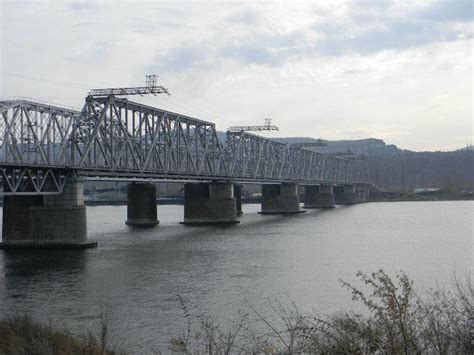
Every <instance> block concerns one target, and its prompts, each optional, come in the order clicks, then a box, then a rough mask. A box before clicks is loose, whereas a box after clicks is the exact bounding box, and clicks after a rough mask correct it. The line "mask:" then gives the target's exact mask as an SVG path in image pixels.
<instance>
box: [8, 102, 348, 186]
mask: <svg viewBox="0 0 474 355" xmlns="http://www.w3.org/2000/svg"><path fill="white" fill-rule="evenodd" d="M0 114H1V118H0V179H1V183H2V186H3V188H4V191H3V193H4V194H20V193H37V194H38V193H39V194H41V193H43V194H48V193H61V192H62V189H63V187H64V184H65V181H66V180H67V179H68V177H69V176H71V175H81V176H86V177H99V178H103V179H111V178H118V179H128V180H131V179H174V180H183V181H232V182H256V183H257V182H258V183H278V182H294V183H304V184H316V183H321V182H332V183H343V182H350V181H351V169H350V162H349V161H348V160H344V159H340V158H337V157H333V156H328V155H324V154H321V153H317V152H315V151H313V150H310V149H306V148H304V147H299V148H294V147H293V148H292V147H291V146H288V145H287V144H284V143H281V142H277V141H275V140H271V139H268V138H265V137H261V136H258V135H255V134H250V133H247V132H243V131H239V132H228V133H227V139H226V142H220V141H219V138H218V133H217V131H216V127H215V125H214V123H211V122H207V121H203V120H199V119H196V118H192V117H188V116H184V115H180V114H178V113H174V112H169V111H165V110H162V109H159V108H156V107H151V106H147V105H144V104H141V103H136V102H132V101H129V100H127V99H124V98H118V97H115V96H92V95H91V96H88V97H87V98H86V102H85V105H84V107H83V109H82V111H77V110H72V109H68V108H61V107H57V106H53V105H49V104H42V103H40V102H33V101H29V100H5V101H0Z"/></svg>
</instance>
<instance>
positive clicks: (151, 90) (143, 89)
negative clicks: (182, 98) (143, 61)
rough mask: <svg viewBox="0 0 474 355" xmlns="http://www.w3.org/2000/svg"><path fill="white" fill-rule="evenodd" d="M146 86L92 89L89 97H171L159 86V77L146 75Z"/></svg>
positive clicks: (166, 90) (165, 89)
mask: <svg viewBox="0 0 474 355" xmlns="http://www.w3.org/2000/svg"><path fill="white" fill-rule="evenodd" d="M145 77H146V86H138V87H128V88H107V89H92V90H91V91H89V95H88V96H89V97H91V96H93V97H100V96H116V95H141V96H143V95H149V94H153V95H158V94H167V95H170V93H169V91H168V89H167V88H165V87H164V86H160V85H157V80H158V75H146V76H145Z"/></svg>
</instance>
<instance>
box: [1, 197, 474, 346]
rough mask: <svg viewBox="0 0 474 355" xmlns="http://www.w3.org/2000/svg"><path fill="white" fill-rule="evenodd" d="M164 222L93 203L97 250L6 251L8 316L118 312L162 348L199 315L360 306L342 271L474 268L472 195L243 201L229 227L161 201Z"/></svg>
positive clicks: (58, 317) (431, 279) (420, 279)
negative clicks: (292, 210)
mask: <svg viewBox="0 0 474 355" xmlns="http://www.w3.org/2000/svg"><path fill="white" fill-rule="evenodd" d="M158 207H159V209H158V215H159V220H160V225H159V226H158V227H156V228H154V229H133V228H130V227H128V226H126V225H125V223H124V221H125V218H126V207H125V206H97V207H88V209H87V214H88V231H89V236H90V239H92V240H96V241H98V242H99V247H98V248H97V249H90V250H72V251H21V252H20V251H8V252H7V251H1V250H0V312H1V313H3V314H11V313H13V312H19V313H23V314H30V315H32V316H34V317H37V318H39V319H41V320H51V321H53V322H54V323H55V324H57V325H62V324H64V325H66V326H69V327H71V328H72V329H73V330H74V331H77V332H83V331H85V330H86V329H90V328H94V327H96V325H97V322H98V318H99V316H100V314H102V313H104V312H105V310H107V311H108V312H109V313H110V318H111V327H112V329H113V331H114V333H115V336H116V337H117V338H121V339H125V343H124V346H125V347H126V348H128V349H134V350H136V351H138V352H149V351H150V350H152V349H156V348H159V349H160V350H167V342H168V341H169V339H170V338H171V337H172V336H174V335H179V334H181V332H182V331H183V330H184V329H185V327H186V322H185V320H184V318H183V311H182V309H181V306H180V303H179V302H178V300H177V297H176V295H180V296H181V297H182V298H183V299H184V300H185V302H186V304H187V307H188V309H189V311H190V313H192V314H193V315H201V314H207V315H212V316H214V317H215V318H216V319H217V320H218V321H220V322H224V323H225V322H226V320H228V319H231V318H233V316H234V315H235V314H236V313H237V311H238V310H239V309H241V308H245V307H247V306H248V305H251V306H252V307H254V308H255V309H258V310H261V311H262V312H264V313H265V312H266V310H268V308H269V307H268V305H269V303H271V302H273V301H275V300H283V301H282V302H285V301H286V300H290V299H291V300H293V301H294V302H295V303H296V304H297V305H298V307H300V308H301V309H302V310H303V311H304V312H312V311H317V312H319V313H323V314H330V313H332V312H338V311H343V310H348V309H350V308H352V307H354V305H353V303H352V301H351V297H350V294H349V293H348V292H347V290H344V289H343V288H342V287H341V285H340V283H339V281H338V280H339V279H343V280H345V281H349V282H352V283H355V284H357V279H356V277H355V274H356V272H357V271H358V270H361V271H365V272H372V271H377V270H378V269H384V270H385V271H387V272H389V273H390V274H392V275H393V274H394V273H395V272H397V271H399V270H404V271H405V272H406V273H407V274H408V275H409V276H410V277H411V278H412V279H413V280H414V281H415V285H416V288H417V290H418V291H419V292H423V290H426V289H428V288H431V287H437V286H440V287H445V286H446V287H449V284H450V282H451V279H452V277H453V273H456V274H457V275H458V276H461V278H462V277H464V276H465V275H467V274H468V273H469V272H470V273H471V274H472V272H473V238H474V236H473V221H474V216H473V214H474V202H472V201H449V202H387V203H384V202H379V203H366V204H360V205H354V206H347V207H338V208H336V209H334V210H327V211H322V210H310V211H308V212H307V213H304V214H299V215H293V216H262V215H259V214H257V212H258V210H259V209H260V206H259V205H254V204H249V205H244V206H243V208H244V215H243V216H242V218H241V223H240V224H238V225H234V226H229V227H222V226H221V227H189V226H184V225H181V224H179V222H180V221H181V220H182V218H183V206H158Z"/></svg>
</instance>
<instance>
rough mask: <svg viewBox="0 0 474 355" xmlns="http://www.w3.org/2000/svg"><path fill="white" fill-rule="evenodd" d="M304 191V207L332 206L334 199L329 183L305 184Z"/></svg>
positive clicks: (333, 205)
mask: <svg viewBox="0 0 474 355" xmlns="http://www.w3.org/2000/svg"><path fill="white" fill-rule="evenodd" d="M304 190H305V193H304V197H305V198H304V208H334V207H335V199H334V192H333V186H332V185H331V184H321V185H319V186H318V185H307V186H305V189H304Z"/></svg>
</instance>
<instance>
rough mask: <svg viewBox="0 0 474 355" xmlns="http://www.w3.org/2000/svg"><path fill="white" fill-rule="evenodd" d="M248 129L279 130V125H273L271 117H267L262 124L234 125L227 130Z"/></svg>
mask: <svg viewBox="0 0 474 355" xmlns="http://www.w3.org/2000/svg"><path fill="white" fill-rule="evenodd" d="M248 131H278V127H277V126H275V125H272V119H271V118H265V124H264V125H261V126H232V127H229V128H228V129H227V132H231V133H236V132H248Z"/></svg>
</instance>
